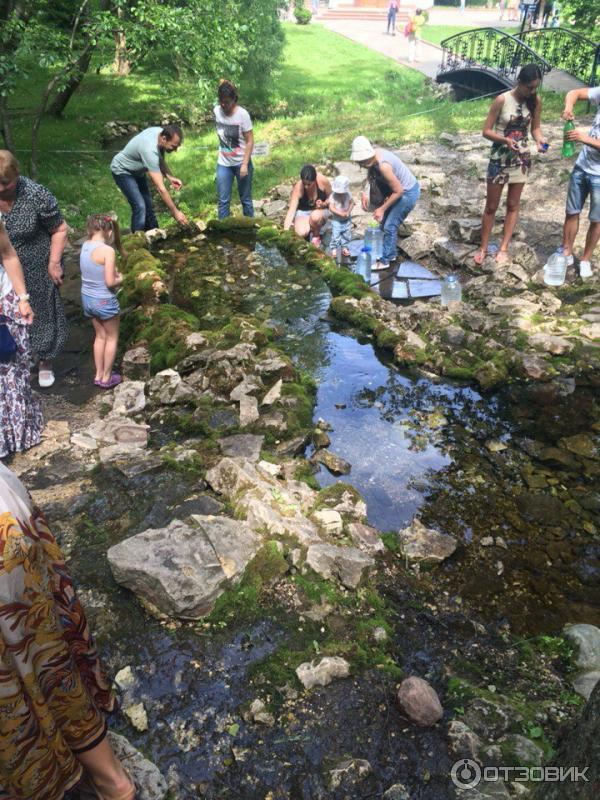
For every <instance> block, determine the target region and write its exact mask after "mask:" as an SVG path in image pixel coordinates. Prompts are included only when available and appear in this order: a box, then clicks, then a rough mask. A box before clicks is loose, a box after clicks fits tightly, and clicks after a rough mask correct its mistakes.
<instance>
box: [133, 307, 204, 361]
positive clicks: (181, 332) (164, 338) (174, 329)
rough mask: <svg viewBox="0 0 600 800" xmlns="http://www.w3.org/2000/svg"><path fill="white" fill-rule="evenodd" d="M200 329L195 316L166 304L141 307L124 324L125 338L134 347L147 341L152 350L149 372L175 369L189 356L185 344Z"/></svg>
mask: <svg viewBox="0 0 600 800" xmlns="http://www.w3.org/2000/svg"><path fill="white" fill-rule="evenodd" d="M199 327H200V325H199V322H198V319H197V318H196V317H195V316H193V315H192V314H189V313H187V312H186V311H184V310H182V309H181V308H178V307H177V306H174V305H171V304H170V303H164V304H162V305H159V306H155V307H152V306H142V307H140V308H137V309H136V310H135V311H133V312H131V313H130V314H128V315H126V317H125V318H124V320H123V338H124V339H126V340H130V341H131V342H133V343H135V342H137V341H140V340H144V341H145V342H146V344H147V346H148V349H149V350H150V356H151V361H150V371H151V372H152V373H155V372H159V371H160V370H162V369H166V368H167V367H173V366H175V364H177V363H178V362H179V361H181V359H182V358H184V357H185V356H186V355H188V354H189V350H188V348H187V345H186V344H185V340H186V338H187V336H189V334H190V333H193V332H194V331H197V330H198V328H199Z"/></svg>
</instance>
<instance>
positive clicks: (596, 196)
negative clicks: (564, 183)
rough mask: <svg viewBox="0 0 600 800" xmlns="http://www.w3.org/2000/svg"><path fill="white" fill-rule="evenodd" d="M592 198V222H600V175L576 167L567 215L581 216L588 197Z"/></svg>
mask: <svg viewBox="0 0 600 800" xmlns="http://www.w3.org/2000/svg"><path fill="white" fill-rule="evenodd" d="M588 194H589V196H590V221H591V222H600V175H590V173H589V172H586V171H585V170H583V169H581V167H575V169H574V170H573V172H572V173H571V180H570V181H569V192H568V194H567V214H580V213H581V211H582V209H583V206H584V205H585V201H586V198H587V196H588Z"/></svg>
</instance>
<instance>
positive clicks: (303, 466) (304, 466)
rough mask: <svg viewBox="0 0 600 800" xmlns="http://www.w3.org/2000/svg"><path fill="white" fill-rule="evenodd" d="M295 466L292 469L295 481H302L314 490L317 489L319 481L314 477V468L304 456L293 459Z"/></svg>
mask: <svg viewBox="0 0 600 800" xmlns="http://www.w3.org/2000/svg"><path fill="white" fill-rule="evenodd" d="M295 461H296V464H297V466H296V467H295V469H294V478H295V479H296V480H297V481H302V482H303V483H306V484H307V486H310V488H311V489H315V491H318V490H319V488H320V487H319V482H318V480H317V479H316V478H315V469H314V467H313V465H312V464H311V463H309V462H308V461H307V460H306V459H304V458H296V459H295Z"/></svg>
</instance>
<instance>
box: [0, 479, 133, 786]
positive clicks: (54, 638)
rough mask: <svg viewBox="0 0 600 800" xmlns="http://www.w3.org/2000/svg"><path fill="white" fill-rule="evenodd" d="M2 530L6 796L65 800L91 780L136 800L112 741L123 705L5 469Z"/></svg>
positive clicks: (68, 585)
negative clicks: (112, 726) (111, 719)
mask: <svg viewBox="0 0 600 800" xmlns="http://www.w3.org/2000/svg"><path fill="white" fill-rule="evenodd" d="M0 529H1V530H2V545H3V547H2V550H3V553H2V558H0V675H1V676H2V684H1V685H2V692H1V696H2V733H1V742H2V758H0V787H1V795H2V797H3V798H6V800H63V798H64V797H65V793H66V792H68V791H69V790H71V789H74V788H75V787H76V786H77V784H78V783H79V782H80V781H81V780H82V778H83V776H84V775H87V777H88V778H89V780H90V782H91V783H92V785H93V790H92V791H91V794H92V795H94V794H95V796H96V797H98V798H101V800H135V795H136V789H135V786H134V784H133V781H132V780H131V778H130V777H129V776H128V775H127V773H126V772H125V770H124V769H123V767H122V765H121V764H120V762H119V761H118V760H117V758H116V756H115V754H114V752H113V750H112V748H111V746H110V744H109V741H108V738H107V727H106V717H105V714H106V713H109V712H111V711H113V710H114V708H115V707H116V698H115V696H114V694H113V692H112V690H111V685H110V681H109V680H108V679H107V677H106V676H105V674H104V671H103V669H102V665H101V664H100V660H99V658H98V652H97V650H96V648H95V646H94V642H93V641H92V637H91V634H90V630H89V628H88V624H87V621H86V618H85V614H84V611H83V609H82V607H81V605H80V603H79V600H78V598H77V595H76V594H75V587H74V586H73V581H72V580H71V576H70V575H69V572H68V570H67V568H66V565H65V557H64V556H63V554H62V552H61V550H60V548H59V546H58V545H57V543H56V539H55V538H54V536H53V535H52V533H51V531H50V529H49V528H48V523H47V522H46V519H45V518H44V515H43V514H42V513H41V511H39V509H37V508H35V506H34V505H33V503H32V501H31V498H30V497H29V495H28V494H27V491H26V489H25V487H24V486H23V484H22V483H21V481H20V480H19V479H18V478H17V476H16V475H14V474H13V473H12V472H11V471H10V470H9V469H8V467H5V466H4V465H3V464H0ZM90 790H91V787H90V786H89V785H88V787H87V791H86V797H88V796H89V794H90ZM77 796H79V795H77Z"/></svg>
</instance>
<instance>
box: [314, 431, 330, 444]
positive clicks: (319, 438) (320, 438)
mask: <svg viewBox="0 0 600 800" xmlns="http://www.w3.org/2000/svg"><path fill="white" fill-rule="evenodd" d="M312 440H313V444H314V446H315V447H329V445H330V444H331V439H330V438H329V436H328V434H327V433H325V431H323V430H321V428H315V430H314V431H313V434H312Z"/></svg>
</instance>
